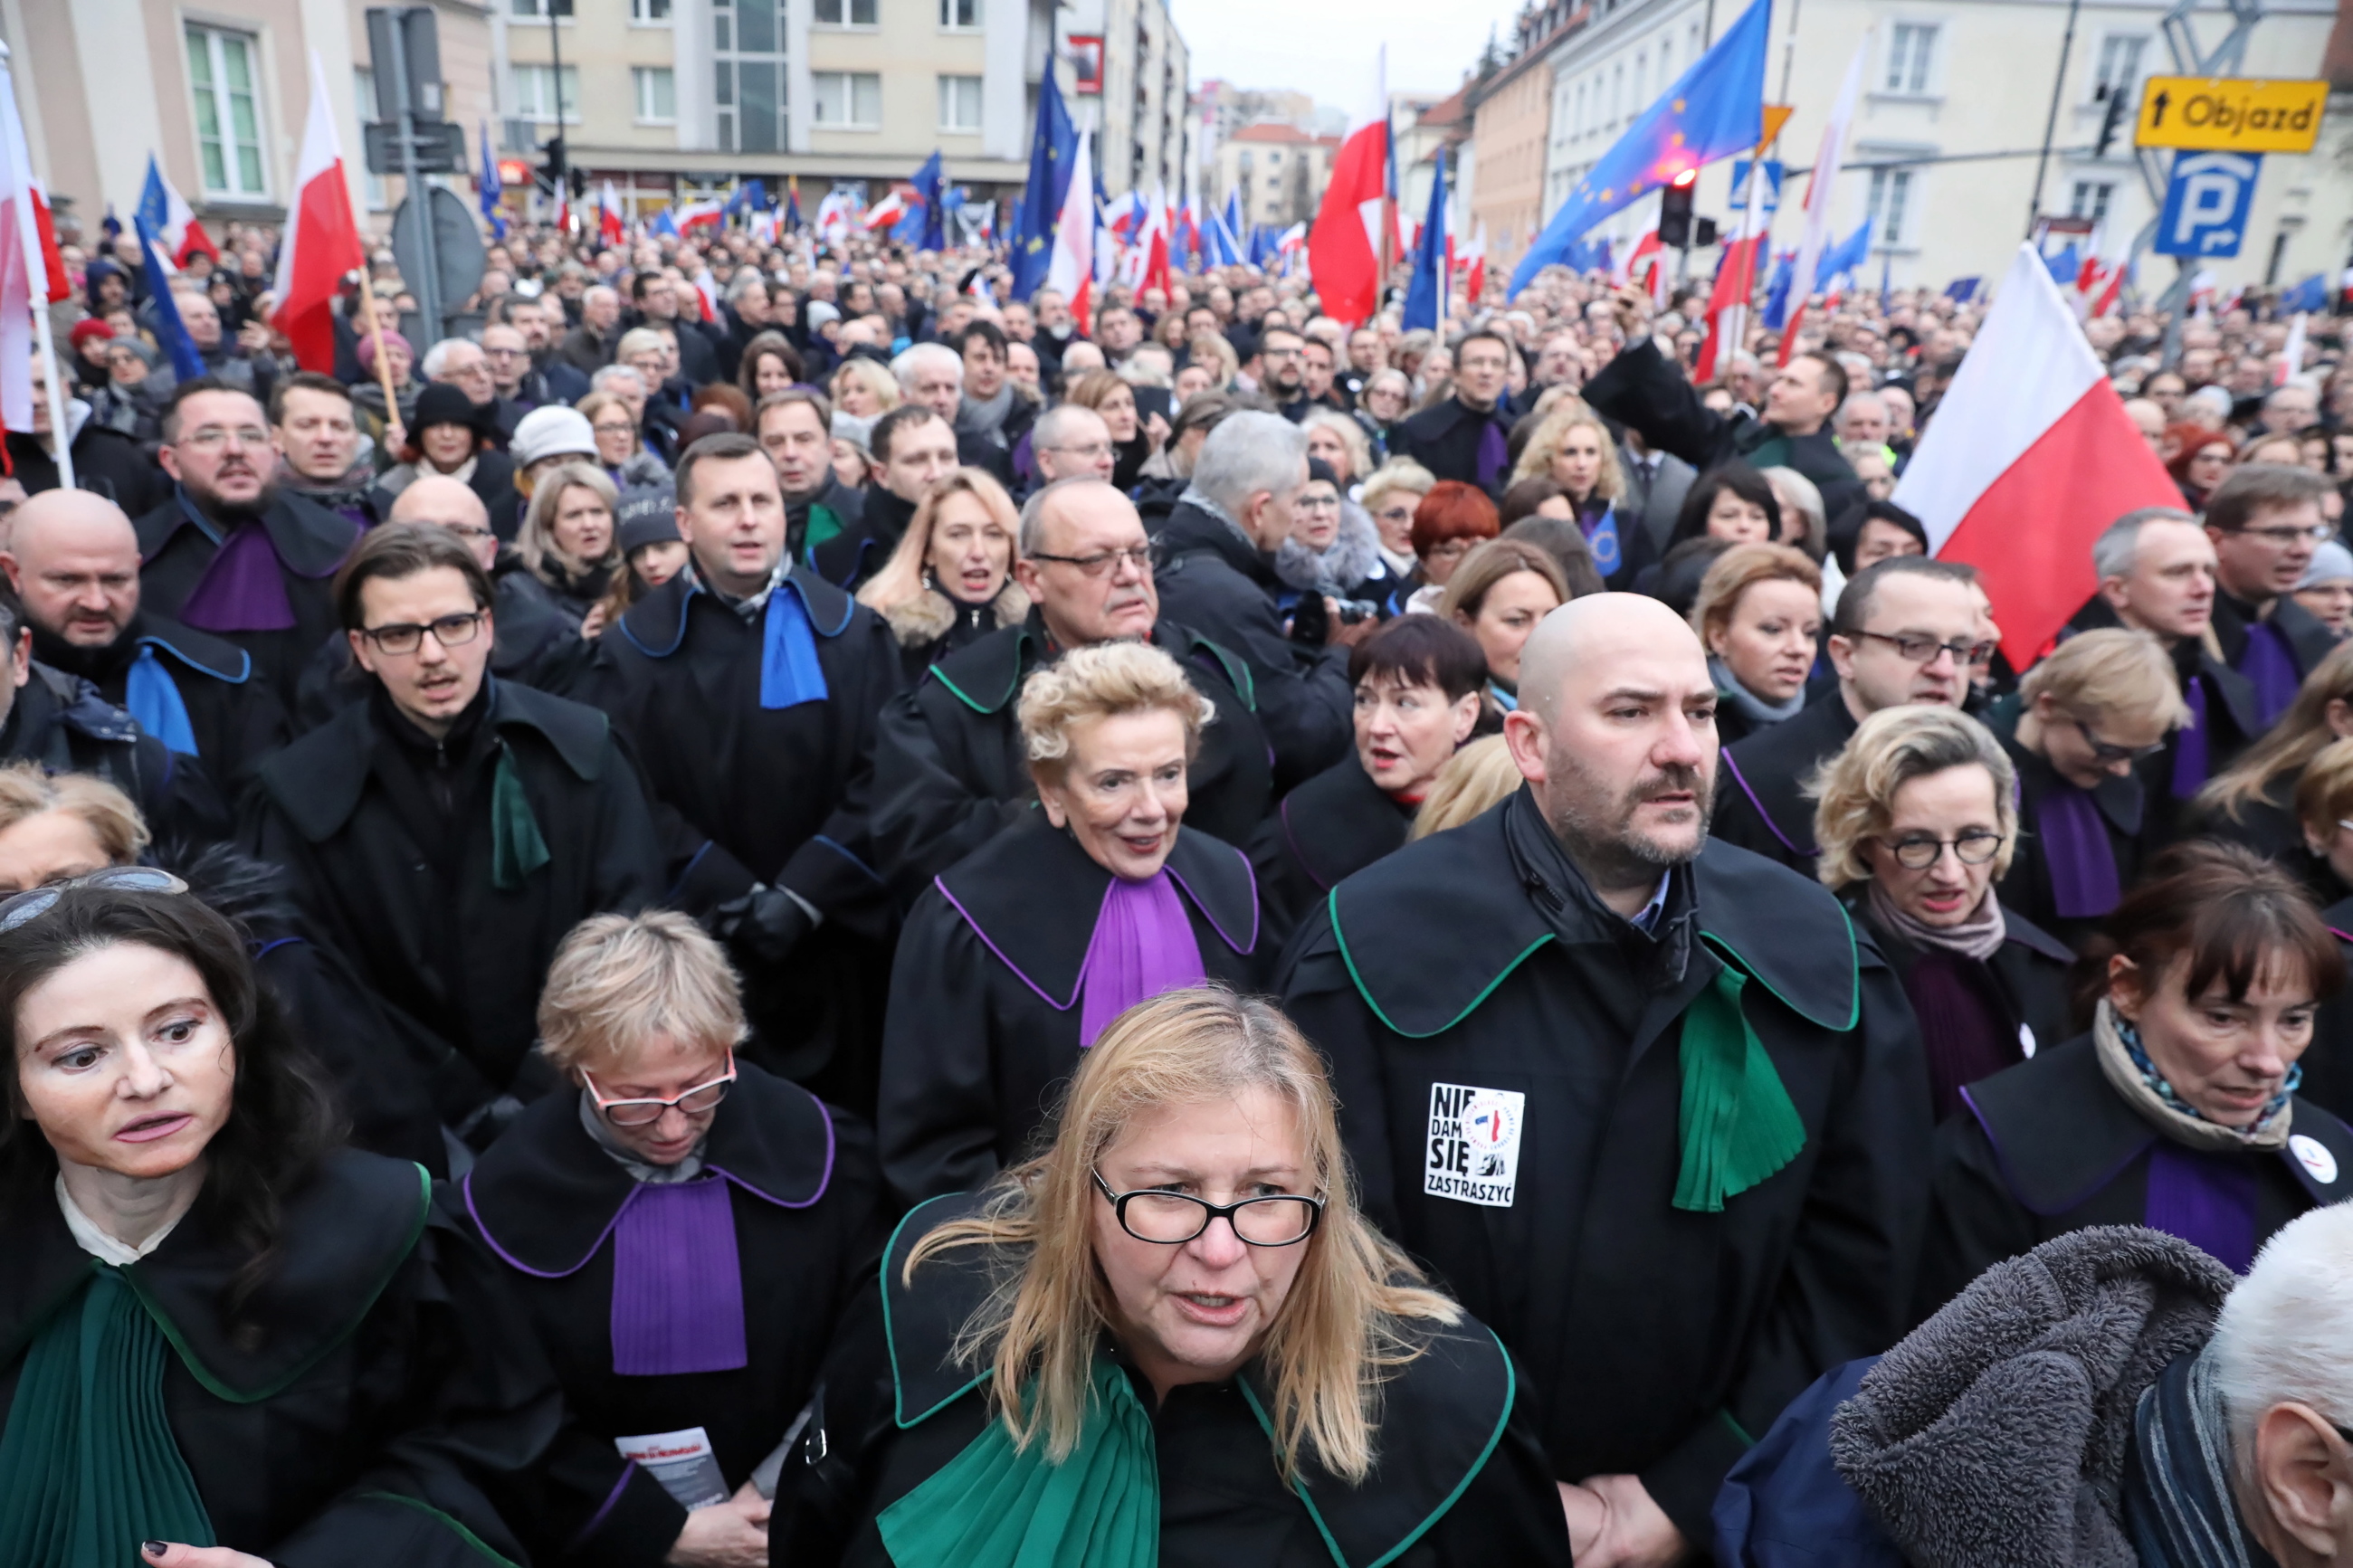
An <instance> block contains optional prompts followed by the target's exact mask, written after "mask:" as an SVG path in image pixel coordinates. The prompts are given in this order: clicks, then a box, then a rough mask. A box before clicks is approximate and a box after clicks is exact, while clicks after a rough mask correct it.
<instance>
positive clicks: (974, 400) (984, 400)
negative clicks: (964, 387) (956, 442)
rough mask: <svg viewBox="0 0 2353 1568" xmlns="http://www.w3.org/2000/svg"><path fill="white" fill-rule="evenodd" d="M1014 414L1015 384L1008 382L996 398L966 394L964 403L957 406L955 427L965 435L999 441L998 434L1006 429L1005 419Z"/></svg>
mask: <svg viewBox="0 0 2353 1568" xmlns="http://www.w3.org/2000/svg"><path fill="white" fill-rule="evenodd" d="M1012 412H1013V384H1012V383H1011V382H1009V381H1008V382H1007V383H1006V384H1004V385H1003V386H1000V387H998V388H997V395H996V396H994V397H975V396H974V395H972V394H970V393H968V392H967V393H965V395H964V401H963V402H962V403H961V404H959V405H957V406H956V416H955V427H956V429H957V431H958V432H959V433H960V434H963V435H966V436H986V437H988V438H989V439H991V440H993V441H996V440H999V439H1000V438H999V437H998V435H997V432H998V431H1000V430H1002V429H1004V428H1005V417H1006V416H1007V415H1008V414H1010V413H1012ZM1000 444H1001V442H1000Z"/></svg>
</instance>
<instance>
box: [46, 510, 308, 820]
mask: <svg viewBox="0 0 2353 1568" xmlns="http://www.w3.org/2000/svg"><path fill="white" fill-rule="evenodd" d="M11 521H13V522H14V524H15V526H14V528H12V529H11V530H10V532H9V548H8V550H7V551H6V552H5V553H0V569H5V571H6V573H7V574H8V581H9V582H10V584H13V585H14V586H15V588H16V592H17V594H18V595H20V596H21V597H22V598H23V600H24V603H25V619H26V624H27V625H28V626H30V627H31V629H32V650H33V658H34V659H35V660H36V661H37V664H39V665H43V666H47V668H49V669H51V670H55V671H58V672H61V673H62V674H63V675H65V676H68V677H78V678H79V679H81V680H86V681H88V682H90V685H91V686H92V687H94V688H96V695H97V696H98V697H99V698H100V699H102V700H104V701H105V702H106V703H108V704H111V705H112V706H113V707H115V708H120V709H123V710H127V711H128V712H129V713H130V715H131V717H132V718H133V719H134V720H136V721H138V724H139V728H140V729H141V730H142V731H145V732H146V733H147V734H149V735H151V736H153V737H154V739H155V740H156V741H157V742H161V743H162V744H163V746H164V748H165V749H166V750H167V751H169V752H173V753H175V754H176V755H178V756H180V757H188V758H200V759H202V763H201V765H200V766H198V767H195V769H194V770H193V771H195V772H197V773H202V774H204V775H207V776H208V777H209V778H210V779H211V780H212V781H214V782H215V783H216V784H218V785H219V787H220V789H221V791H222V792H224V793H226V794H227V795H231V796H232V797H233V796H234V795H237V793H240V792H242V790H243V789H244V787H245V784H246V783H247V782H248V780H249V779H250V778H251V777H252V776H253V769H254V766H255V764H257V763H259V762H260V761H261V759H262V758H263V757H264V756H266V755H268V754H269V752H272V751H274V750H276V749H277V748H278V747H279V746H280V745H283V744H284V743H285V742H286V738H287V723H286V710H285V709H284V708H283V707H282V706H281V705H280V702H279V700H278V699H277V697H276V696H275V695H273V694H272V693H271V692H270V691H269V689H268V687H267V686H266V685H265V684H264V683H263V682H260V681H258V680H255V679H252V676H253V660H252V658H250V657H249V656H248V654H247V653H246V651H245V650H244V649H243V648H240V647H237V645H236V644H234V643H232V642H230V641H228V640H227V638H224V637H215V636H214V635H212V634H211V633H209V632H200V631H197V630H195V628H194V627H192V626H182V625H181V624H180V623H179V622H178V621H175V620H173V619H171V618H170V617H169V616H162V615H158V614H156V613H155V612H153V611H152V610H148V609H145V608H142V605H141V604H140V595H139V536H138V533H137V531H135V530H134V529H133V528H132V522H131V519H130V517H129V516H128V515H126V514H125V513H124V511H123V510H122V509H121V507H119V506H116V505H115V504H114V503H113V502H112V501H111V500H107V499H105V498H104V497H103V496H98V495H93V494H91V493H90V491H88V490H45V491H43V492H42V493H41V494H39V495H37V496H35V497H33V498H32V499H31V500H27V501H26V502H25V504H24V505H22V506H20V507H18V508H17V509H16V513H15V515H14V517H13V518H12V520H11ZM190 766H191V765H190V764H187V763H174V770H175V771H185V770H188V769H189V768H190ZM192 782H193V781H191V780H185V779H177V780H174V788H175V790H177V789H182V788H185V787H187V786H188V785H189V784H191V783H192ZM204 793H205V795H207V796H209V795H210V794H211V791H210V790H209V789H206V791H205V792H204ZM215 826H216V827H217V828H218V829H219V830H221V831H223V832H225V831H227V826H228V822H227V816H221V817H219V818H218V820H217V821H216V823H215Z"/></svg>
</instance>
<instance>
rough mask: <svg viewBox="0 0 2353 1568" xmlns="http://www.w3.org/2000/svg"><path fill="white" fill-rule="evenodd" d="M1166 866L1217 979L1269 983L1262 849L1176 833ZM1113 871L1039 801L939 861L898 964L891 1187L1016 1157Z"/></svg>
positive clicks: (881, 1123) (905, 1197)
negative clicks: (1252, 854) (1244, 849)
mask: <svg viewBox="0 0 2353 1568" xmlns="http://www.w3.org/2000/svg"><path fill="white" fill-rule="evenodd" d="M1168 874H1169V877H1170V879H1172V880H1174V881H1175V882H1176V885H1177V887H1178V888H1179V889H1182V890H1183V893H1184V895H1185V900H1186V905H1185V914H1186V918H1187V921H1189V923H1190V924H1191V926H1192V928H1193V940H1194V942H1195V943H1196V944H1197V945H1198V947H1199V948H1200V951H1201V963H1202V966H1203V968H1204V969H1205V970H1206V971H1207V972H1208V978H1209V979H1211V980H1213V981H1219V982H1222V983H1223V984H1227V985H1229V986H1231V987H1232V988H1233V989H1235V990H1237V991H1240V992H1243V993H1250V992H1255V991H1259V990H1262V989H1263V988H1264V983H1265V980H1266V976H1267V973H1268V971H1269V969H1270V968H1271V958H1272V955H1273V953H1274V951H1275V949H1274V946H1273V943H1272V942H1270V941H1269V940H1268V939H1267V937H1266V936H1265V935H1264V934H1263V933H1262V932H1261V921H1260V915H1259V903H1258V893H1257V889H1256V888H1255V887H1254V886H1253V884H1252V880H1251V877H1250V863H1249V862H1248V861H1247V860H1245V859H1244V858H1242V856H1241V852H1240V851H1239V850H1237V849H1236V848H1234V847H1233V846H1231V845H1229V844H1227V843H1224V842H1222V841H1220V840H1219V839H1216V838H1212V837H1209V836H1208V835H1207V834H1204V833H1199V832H1197V831H1195V830H1194V829H1193V828H1191V827H1184V828H1180V829H1178V831H1177V835H1176V845H1175V846H1174V847H1172V848H1171V849H1170V851H1169V855H1168ZM1110 886H1111V873H1110V872H1108V871H1106V870H1104V869H1103V868H1102V867H1101V866H1099V865H1097V864H1096V863H1095V862H1094V861H1093V860H1092V859H1091V858H1088V855H1087V853H1086V851H1085V850H1083V849H1082V848H1080V847H1079V846H1078V844H1077V842H1076V841H1075V840H1073V839H1072V838H1071V837H1070V836H1069V835H1068V834H1066V833H1064V832H1063V831H1061V830H1060V828H1057V827H1054V826H1051V825H1050V824H1049V823H1048V822H1047V821H1046V819H1045V816H1044V814H1043V813H1033V814H1032V815H1031V816H1030V818H1029V821H1028V822H1026V823H1024V824H1023V825H1022V826H1019V827H1018V828H1015V829H1014V830H1012V831H1010V832H1008V833H1002V834H999V835H998V836H997V837H996V838H994V839H992V840H991V841H990V842H989V843H988V844H987V845H985V846H984V847H981V848H980V849H979V850H978V851H976V853H974V854H972V855H970V856H968V857H966V858H965V859H963V860H960V861H958V862H957V863H956V864H955V866H953V867H951V868H948V869H947V870H945V871H944V872H942V873H941V874H940V875H939V877H937V878H936V879H934V881H933V884H932V886H931V888H930V889H928V890H927V891H925V892H924V894H923V897H922V898H920V899H918V900H916V901H915V907H914V910H913V912H912V913H910V914H909V915H908V917H907V928H906V930H905V931H904V932H902V934H901V936H900V938H899V957H898V963H896V965H895V966H894V967H893V968H892V972H891V1010H890V1013H889V1014H888V1016H887V1020H886V1022H885V1025H884V1028H883V1035H882V1095H881V1101H880V1103H879V1105H878V1107H877V1110H876V1124H877V1128H878V1131H880V1133H881V1146H882V1173H883V1176H884V1178H885V1180H887V1181H888V1182H889V1183H890V1185H891V1195H892V1198H893V1199H894V1200H895V1201H897V1202H898V1203H901V1204H913V1203H920V1202H921V1201H923V1199H925V1198H932V1197H938V1196H940V1195H942V1194H946V1193H953V1192H960V1191H967V1190H974V1189H977V1188H979V1187H981V1186H983V1185H985V1184H987V1181H988V1179H989V1178H990V1177H991V1176H994V1175H995V1174H997V1172H998V1171H999V1170H1001V1169H1003V1168H1004V1167H1005V1166H1008V1165H1012V1164H1018V1163H1019V1162H1020V1161H1021V1160H1022V1158H1023V1157H1024V1155H1025V1153H1026V1152H1028V1150H1029V1144H1030V1142H1031V1140H1032V1139H1033V1138H1034V1137H1036V1135H1037V1134H1038V1132H1039V1129H1040V1128H1042V1127H1044V1126H1045V1125H1046V1124H1047V1123H1048V1121H1049V1120H1050V1115H1051V1113H1052V1110H1053V1109H1054V1106H1055V1104H1056V1102H1057V1100H1059V1098H1060V1094H1061V1090H1062V1088H1063V1086H1064V1084H1065V1083H1066V1082H1067V1080H1068V1079H1069V1077H1070V1075H1071V1072H1072V1071H1074V1070H1075V1069H1076V1068H1077V1065H1078V1060H1079V1051H1080V1047H1081V1044H1082V1042H1081V1040H1080V1038H1079V1018H1080V1012H1081V1009H1080V1005H1079V1004H1080V1000H1081V994H1082V985H1083V971H1084V969H1085V965H1086V957H1087V952H1088V948H1089V944H1090V943H1091V942H1092V940H1093V937H1094V931H1095V924H1096V920H1097V917H1098V913H1099V911H1100V910H1102V908H1103V895H1104V893H1105V891H1106V890H1107V889H1109V888H1110Z"/></svg>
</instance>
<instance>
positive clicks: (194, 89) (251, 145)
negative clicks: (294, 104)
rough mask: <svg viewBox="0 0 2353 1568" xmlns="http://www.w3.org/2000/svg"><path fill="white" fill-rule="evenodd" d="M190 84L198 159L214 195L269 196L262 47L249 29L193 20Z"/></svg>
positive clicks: (190, 42)
mask: <svg viewBox="0 0 2353 1568" xmlns="http://www.w3.org/2000/svg"><path fill="white" fill-rule="evenodd" d="M187 38H188V88H189V96H190V98H191V99H192V100H194V101H195V110H196V163H197V165H198V166H199V167H200V168H202V169H203V170H204V175H205V191H206V194H207V195H217V196H229V197H252V198H259V199H264V200H266V199H268V197H269V180H268V178H267V177H266V176H265V175H264V174H263V173H262V160H261V100H260V97H259V93H258V92H257V90H256V85H255V84H256V78H257V77H258V76H259V70H258V68H257V67H258V65H259V53H260V50H259V41H258V40H257V39H256V38H255V37H253V35H252V34H250V33H231V32H226V31H224V30H222V29H221V28H218V27H197V26H191V27H189V28H188V31H187Z"/></svg>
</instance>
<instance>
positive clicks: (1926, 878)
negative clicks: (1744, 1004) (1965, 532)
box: [1766, 546, 2075, 1121]
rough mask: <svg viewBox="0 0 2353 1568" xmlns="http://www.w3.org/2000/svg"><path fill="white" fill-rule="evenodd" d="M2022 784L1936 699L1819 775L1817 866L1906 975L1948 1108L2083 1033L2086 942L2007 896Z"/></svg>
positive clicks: (1976, 727)
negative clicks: (2077, 976) (2003, 886)
mask: <svg viewBox="0 0 2353 1568" xmlns="http://www.w3.org/2000/svg"><path fill="white" fill-rule="evenodd" d="M1766 548H1770V549H1778V548H1780V547H1779V546H1767V547H1766ZM2017 788H2018V775H2017V771H2016V769H2015V768H2014V766H2013V765H2012V763H2011V762H2010V757H2009V755H2008V753H2006V752H2003V750H2002V748H2001V742H2000V741H1997V740H1996V739H1994V737H1993V735H1992V733H1991V732H1990V731H1988V730H1987V729H1986V727H1985V726H1984V725H1982V724H1980V723H1978V721H1976V720H1974V719H1972V718H1970V717H1969V716H1968V715H1967V714H1965V713H1962V712H1959V711H1957V710H1954V709H1951V708H1945V707H1938V706H1935V705H1926V704H1924V705H1915V706H1910V707H1904V708H1883V709H1882V710H1879V711H1878V712H1876V713H1873V715H1872V716H1871V717H1870V718H1868V719H1865V720H1864V721H1862V727H1861V728H1860V729H1858V730H1857V731H1855V732H1854V738H1853V739H1852V740H1851V741H1849V742H1847V743H1846V749H1845V750H1844V751H1841V752H1839V753H1838V754H1837V755H1836V756H1834V757H1832V758H1831V761H1830V763H1829V764H1828V765H1827V766H1826V767H1824V769H1823V770H1822V774H1821V777H1820V779H1819V780H1817V781H1816V784H1815V805H1814V842H1815V843H1816V844H1818V845H1820V847H1821V857H1820V860H1819V861H1817V863H1816V868H1815V874H1816V875H1818V876H1819V877H1820V879H1821V880H1822V885H1823V886H1824V887H1826V888H1828V889H1830V890H1831V891H1832V892H1834V893H1836V894H1838V895H1839V897H1840V899H1841V900H1842V901H1843V902H1844V903H1845V904H1846V906H1847V912H1848V913H1849V914H1850V915H1852V917H1853V919H1854V921H1855V923H1856V924H1857V926H1859V927H1860V928H1862V930H1864V931H1869V932H1870V933H1871V935H1872V936H1873V937H1874V938H1875V939H1877V941H1878V943H1879V951H1880V952H1882V953H1883V954H1884V955H1885V956H1886V959H1887V962H1888V963H1890V964H1892V965H1894V969H1895V973H1896V974H1897V976H1898V977H1899V978H1900V979H1901V980H1902V981H1903V982H1904V989H1905V994H1907V995H1909V996H1910V997H1911V999H1912V1010H1913V1012H1914V1013H1915V1015H1917V1016H1918V1017H1919V1020H1920V1044H1921V1047H1922V1050H1923V1052H1924V1053H1925V1055H1926V1058H1927V1063H1928V1098H1929V1106H1930V1110H1931V1113H1932V1114H1933V1115H1934V1116H1935V1118H1936V1121H1943V1120H1944V1119H1945V1118H1946V1117H1947V1116H1950V1115H1951V1114H1952V1113H1953V1112H1954V1111H1956V1110H1959V1109H1960V1105H1961V1089H1962V1088H1963V1087H1964V1086H1966V1085H1968V1084H1972V1083H1975V1082H1976V1081H1977V1080H1978V1079H1981V1078H1986V1077H1989V1076H1990V1075H1991V1074H1994V1073H1997V1072H2000V1070H2001V1069H2002V1068H2007V1067H2014V1066H2016V1065H2017V1064H2018V1063H2020V1062H2021V1061H2024V1060H2025V1059H2026V1058H2028V1057H2030V1056H2031V1055H2032V1054H2033V1052H2034V1050H2035V1048H2036V1047H2037V1046H2040V1045H2052V1046H2055V1045H2057V1044H2058V1043H2059V1042H2061V1041H2062V1040H2063V1039H2065V1038H2066V1037H2067V1036H2068V1034H2069V1032H2070V1031H2069V1030H2068V1028H2067V972H2068V969H2069V967H2070V966H2071V965H2072V964H2073V962H2074V956H2075V955H2074V954H2073V952H2069V951H2068V949H2067V947H2066V944H2064V943H2063V942H2060V941H2059V939H2058V938H2056V937H2054V936H2052V935H2051V934H2050V933H2049V932H2048V931H2043V930H2042V928H2041V927H2039V926H2037V925H2035V924H2034V923H2033V922H2031V921H2028V920H2026V919H2024V918H2023V917H2021V915H2020V914H2019V913H2018V911H2017V910H2009V909H2004V908H2003V907H2002V904H2001V900H2000V899H1998V898H1997V897H1995V895H1994V883H1995V882H1996V881H1998V880H1999V879H2000V877H2001V875H2002V873H2003V872H2005V871H2007V870H2008V869H2010V862H2011V859H2012V858H2013V857H2014V856H2015V855H2016V853H2017V849H2018V806H2017V793H2016V792H2017Z"/></svg>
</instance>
